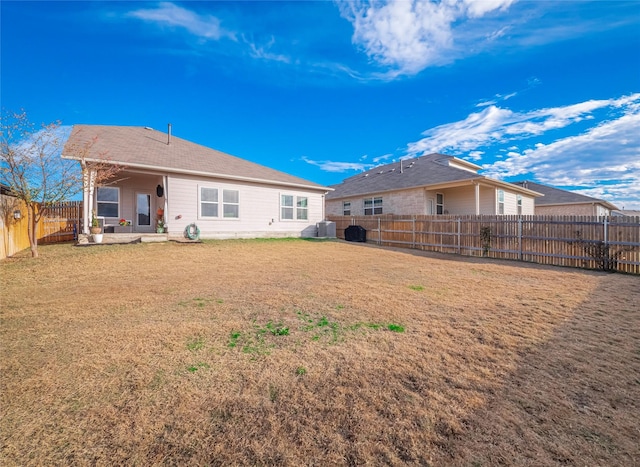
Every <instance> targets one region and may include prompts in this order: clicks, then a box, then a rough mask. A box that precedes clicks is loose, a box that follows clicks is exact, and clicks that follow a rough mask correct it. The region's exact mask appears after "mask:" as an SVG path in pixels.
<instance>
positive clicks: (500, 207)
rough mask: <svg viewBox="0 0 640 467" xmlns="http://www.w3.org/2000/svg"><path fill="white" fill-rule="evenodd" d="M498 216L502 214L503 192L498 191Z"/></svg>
mask: <svg viewBox="0 0 640 467" xmlns="http://www.w3.org/2000/svg"><path fill="white" fill-rule="evenodd" d="M498 214H504V190H498Z"/></svg>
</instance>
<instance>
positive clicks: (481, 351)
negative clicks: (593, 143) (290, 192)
mask: <svg viewBox="0 0 640 467" xmlns="http://www.w3.org/2000/svg"><path fill="white" fill-rule="evenodd" d="M40 254H41V257H40V258H39V259H37V260H33V259H31V258H29V257H27V254H26V252H25V254H24V255H19V256H18V257H16V258H9V259H7V260H4V261H3V262H1V263H0V272H1V280H2V283H1V284H2V288H1V291H0V300H1V302H0V303H1V311H0V333H1V334H0V346H1V354H0V371H1V379H0V402H1V407H0V409H1V412H0V416H1V419H0V462H1V463H2V464H3V465H8V466H13V465H20V466H27V465H87V464H91V465H115V464H127V465H158V464H169V465H275V464H277V465H290V466H297V465H358V464H370V465H434V466H439V465H464V466H486V465H535V466H540V465H601V466H605V465H606V466H611V465H621V466H622V465H624V466H629V465H639V464H640V443H639V441H638V440H639V439H640V428H639V427H640V315H639V305H638V304H639V303H640V279H639V278H638V277H637V276H625V275H619V274H605V273H599V272H586V271H580V270H573V269H561V268H551V267H541V266H533V265H527V264H521V263H512V262H506V261H494V260H484V259H473V258H460V257H455V256H441V255H433V254H420V253H417V252H414V251H409V250H391V249H381V248H376V247H373V246H369V245H362V244H348V243H344V242H317V241H305V240H266V241H265V240H263V241H259V240H256V241H220V242H206V243H203V244H191V245H185V244H176V243H165V244H138V245H112V246H108V245H102V246H96V247H85V248H80V247H73V246H71V245H55V246H41V247H40Z"/></svg>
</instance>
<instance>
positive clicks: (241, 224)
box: [165, 175, 324, 238]
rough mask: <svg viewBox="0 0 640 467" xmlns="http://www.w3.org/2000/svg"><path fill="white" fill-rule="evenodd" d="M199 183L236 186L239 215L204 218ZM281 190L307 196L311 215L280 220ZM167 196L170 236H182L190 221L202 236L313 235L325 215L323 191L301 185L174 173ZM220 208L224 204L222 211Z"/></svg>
mask: <svg viewBox="0 0 640 467" xmlns="http://www.w3.org/2000/svg"><path fill="white" fill-rule="evenodd" d="M200 186H204V187H208V188H218V189H219V190H223V189H227V190H237V191H238V195H239V217H238V218H237V219H235V218H233V219H229V218H223V217H219V218H216V219H211V218H201V217H200V216H199V205H198V200H199V197H198V191H199V187H200ZM281 194H288V195H293V196H305V197H307V199H308V211H307V214H308V216H307V217H308V219H307V220H304V221H303V220H281V219H280V195H281ZM167 196H168V205H169V208H168V212H167V213H165V217H166V220H167V225H168V232H169V235H170V236H171V237H180V236H182V235H183V232H184V230H185V228H186V227H187V226H188V225H189V224H191V223H195V224H196V225H197V226H198V228H199V229H200V237H201V238H255V237H288V236H304V237H312V236H315V235H316V224H317V223H318V222H320V221H322V220H323V218H324V211H323V209H324V206H323V203H324V194H323V193H319V192H317V191H310V190H304V189H299V188H296V189H290V188H285V187H278V186H270V185H261V184H249V183H242V182H233V181H227V180H222V179H220V180H214V179H204V178H197V177H189V176H176V175H173V176H170V177H169V180H168V187H167ZM220 196H222V191H220ZM221 199H222V198H221ZM221 209H222V204H221V205H220V212H221Z"/></svg>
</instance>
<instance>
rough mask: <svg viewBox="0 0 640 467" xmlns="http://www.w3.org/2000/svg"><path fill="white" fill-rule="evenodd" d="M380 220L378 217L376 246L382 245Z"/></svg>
mask: <svg viewBox="0 0 640 467" xmlns="http://www.w3.org/2000/svg"><path fill="white" fill-rule="evenodd" d="M380 224H381V222H380V218H379V217H378V245H382V227H381V225H380Z"/></svg>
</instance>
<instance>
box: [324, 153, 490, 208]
mask: <svg viewBox="0 0 640 467" xmlns="http://www.w3.org/2000/svg"><path fill="white" fill-rule="evenodd" d="M451 159H453V157H451V156H446V155H444V154H429V155H426V156H422V157H417V158H415V159H409V160H405V161H403V162H402V167H401V166H400V162H394V163H392V164H387V165H383V166H379V167H376V168H373V169H371V170H368V171H366V172H363V173H359V174H358V175H354V176H353V177H349V178H347V179H345V180H344V181H343V182H342V183H340V184H338V185H332V186H331V188H334V189H335V191H333V192H332V193H329V194H327V196H326V199H338V198H345V197H349V196H359V195H365V194H368V193H382V192H385V191H394V190H402V189H407V188H414V187H422V186H428V185H435V184H439V183H447V182H456V181H464V180H475V179H481V180H487V177H484V176H483V175H478V174H477V173H474V172H471V171H469V170H463V169H459V168H456V167H451V166H449V165H447V164H446V161H448V160H451ZM443 162H444V163H443Z"/></svg>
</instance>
